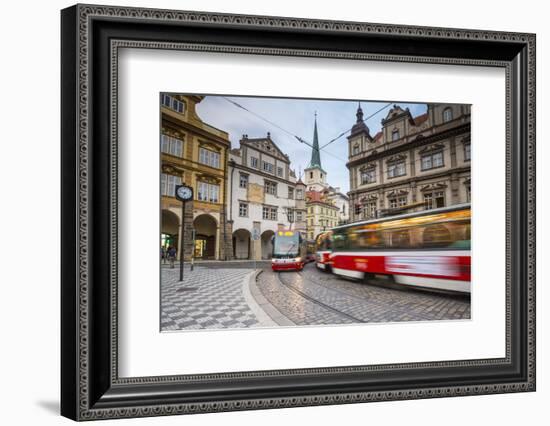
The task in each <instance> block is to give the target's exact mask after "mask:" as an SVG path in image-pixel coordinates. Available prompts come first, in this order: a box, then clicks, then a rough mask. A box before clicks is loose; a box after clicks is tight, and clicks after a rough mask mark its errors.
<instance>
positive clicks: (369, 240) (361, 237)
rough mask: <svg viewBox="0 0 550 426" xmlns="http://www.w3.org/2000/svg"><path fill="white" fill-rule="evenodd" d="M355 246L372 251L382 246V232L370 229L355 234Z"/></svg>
mask: <svg viewBox="0 0 550 426" xmlns="http://www.w3.org/2000/svg"><path fill="white" fill-rule="evenodd" d="M354 242H355V244H356V247H357V248H360V249H373V248H379V247H383V246H384V236H383V235H382V232H380V231H375V230H372V229H369V230H366V229H363V230H361V231H359V232H357V233H356V239H355V241H354Z"/></svg>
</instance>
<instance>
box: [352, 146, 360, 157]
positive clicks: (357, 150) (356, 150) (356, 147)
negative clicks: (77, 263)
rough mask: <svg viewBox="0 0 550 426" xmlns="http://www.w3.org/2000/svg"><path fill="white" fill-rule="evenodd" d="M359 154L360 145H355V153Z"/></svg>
mask: <svg viewBox="0 0 550 426" xmlns="http://www.w3.org/2000/svg"><path fill="white" fill-rule="evenodd" d="M357 154H359V145H354V146H353V155H357Z"/></svg>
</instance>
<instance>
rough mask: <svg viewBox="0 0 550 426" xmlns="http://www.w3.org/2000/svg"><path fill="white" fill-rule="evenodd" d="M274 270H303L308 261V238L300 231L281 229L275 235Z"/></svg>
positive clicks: (272, 261)
mask: <svg viewBox="0 0 550 426" xmlns="http://www.w3.org/2000/svg"><path fill="white" fill-rule="evenodd" d="M272 242H273V255H272V258H271V269H272V270H273V271H287V270H295V271H301V270H302V269H303V268H304V263H305V261H306V253H307V246H306V240H305V238H303V236H302V234H301V233H300V232H298V231H290V230H281V231H277V232H276V233H275V236H274V237H273V240H272Z"/></svg>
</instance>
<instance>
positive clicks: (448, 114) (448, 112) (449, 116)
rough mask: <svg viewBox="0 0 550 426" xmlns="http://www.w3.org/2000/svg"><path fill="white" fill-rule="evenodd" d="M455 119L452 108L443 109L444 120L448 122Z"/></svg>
mask: <svg viewBox="0 0 550 426" xmlns="http://www.w3.org/2000/svg"><path fill="white" fill-rule="evenodd" d="M452 119H453V110H452V109H451V108H445V109H444V110H443V122H444V123H447V122H448V121H451V120H452Z"/></svg>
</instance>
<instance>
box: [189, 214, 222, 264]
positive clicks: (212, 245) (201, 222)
mask: <svg viewBox="0 0 550 426" xmlns="http://www.w3.org/2000/svg"><path fill="white" fill-rule="evenodd" d="M193 228H194V229H195V253H194V256H195V258H196V259H209V260H214V259H216V257H217V252H218V250H217V245H218V244H217V234H218V222H217V221H216V219H215V218H214V217H213V216H211V215H209V214H207V213H205V214H201V215H198V216H197V217H196V218H195V219H194V220H193Z"/></svg>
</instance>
